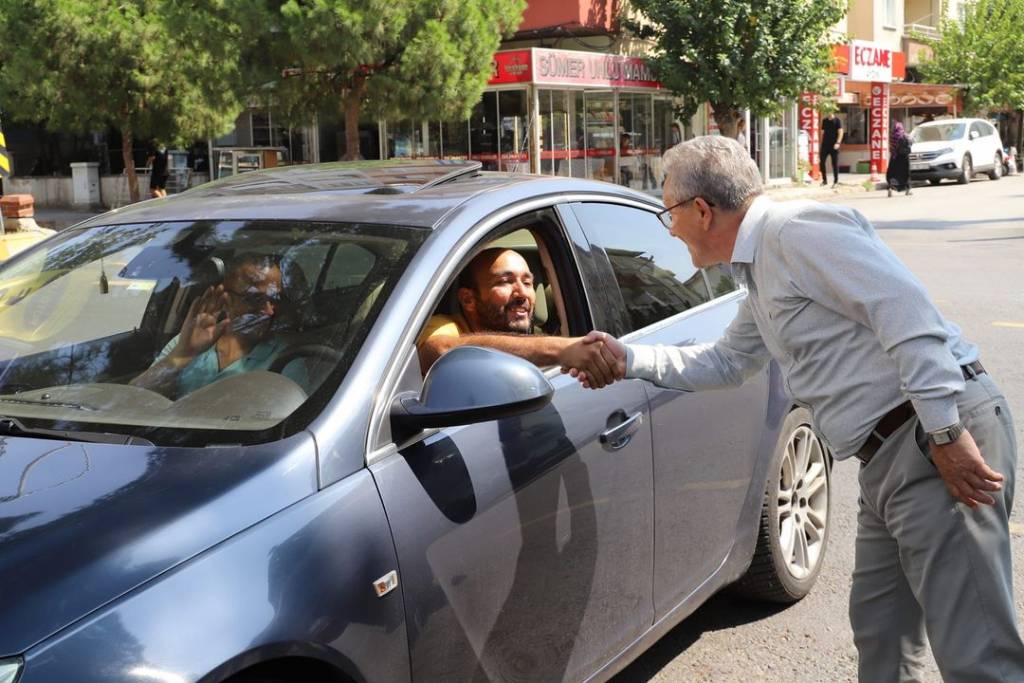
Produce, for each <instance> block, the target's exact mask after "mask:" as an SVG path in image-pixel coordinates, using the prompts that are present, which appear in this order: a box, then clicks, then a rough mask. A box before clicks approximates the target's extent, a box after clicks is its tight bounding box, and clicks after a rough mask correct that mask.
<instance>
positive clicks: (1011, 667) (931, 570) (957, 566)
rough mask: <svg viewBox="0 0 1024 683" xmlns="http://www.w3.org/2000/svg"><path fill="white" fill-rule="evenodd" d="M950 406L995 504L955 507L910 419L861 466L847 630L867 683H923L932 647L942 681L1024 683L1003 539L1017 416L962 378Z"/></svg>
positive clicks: (987, 388) (984, 382)
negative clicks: (992, 480)
mask: <svg viewBox="0 0 1024 683" xmlns="http://www.w3.org/2000/svg"><path fill="white" fill-rule="evenodd" d="M957 403H958V405H959V409H960V419H961V420H962V421H963V422H964V424H965V425H966V426H967V429H968V430H969V431H970V432H971V435H972V436H973V437H974V440H975V441H976V442H977V444H978V448H979V449H980V450H981V454H982V456H983V457H984V458H985V461H986V462H987V463H988V464H989V466H990V467H992V469H994V470H996V471H997V472H999V473H1001V474H1002V475H1003V476H1004V477H1005V480H1004V481H1003V489H1002V491H999V492H997V493H995V494H993V498H995V499H996V504H995V505H994V506H978V508H977V509H974V510H972V509H970V508H968V507H967V506H965V505H962V504H958V503H955V502H954V500H953V498H952V497H951V496H950V495H949V492H948V491H947V490H946V487H945V485H944V484H943V482H942V479H941V478H940V477H939V474H938V470H936V468H935V466H934V465H933V464H932V462H931V460H930V457H929V456H928V455H926V453H927V452H928V451H927V442H926V440H925V438H924V434H923V431H922V430H921V429H920V427H919V426H918V421H917V418H913V419H912V420H910V421H909V422H907V423H906V424H905V425H903V426H902V427H901V428H900V429H899V430H897V431H896V432H895V433H893V434H892V435H891V436H890V437H889V438H888V439H886V441H885V443H883V444H882V446H881V447H880V448H879V450H878V452H877V453H875V456H874V458H872V459H871V462H869V463H868V464H867V465H864V466H862V467H861V470H860V492H861V496H860V501H859V502H860V510H859V513H858V517H857V542H856V561H855V566H854V571H853V587H852V589H851V592H850V622H851V624H852V626H853V633H854V641H855V643H856V645H857V651H858V654H859V679H860V681H862V683H887V682H889V681H901V682H902V681H920V680H922V679H921V667H922V663H923V661H924V657H926V656H927V643H929V642H930V643H931V647H932V653H933V655H934V656H935V661H936V663H937V664H938V667H939V671H940V672H941V673H942V677H943V679H944V680H945V681H947V682H949V683H953V682H957V683H959V682H960V681H964V682H967V681H970V682H971V683H982V682H987V681H991V682H992V683H996V682H999V683H1018V682H1019V683H1024V642H1022V641H1021V638H1020V634H1019V633H1018V630H1017V618H1016V613H1015V610H1014V602H1013V573H1012V569H1011V555H1010V534H1009V516H1010V511H1011V508H1012V505H1013V488H1014V475H1015V472H1016V467H1017V446H1016V440H1015V436H1014V432H1013V420H1012V418H1011V416H1010V411H1009V410H1008V408H1007V405H1006V399H1005V398H1004V397H1003V395H1002V393H1001V392H1000V391H999V388H998V387H997V386H996V384H995V383H994V382H993V381H992V379H991V378H990V377H989V376H988V375H987V374H983V375H979V376H978V377H977V378H975V379H973V380H969V381H967V383H966V389H965V391H964V392H963V393H962V394H960V395H959V396H958V397H957ZM926 633H927V640H926V639H925V634H926Z"/></svg>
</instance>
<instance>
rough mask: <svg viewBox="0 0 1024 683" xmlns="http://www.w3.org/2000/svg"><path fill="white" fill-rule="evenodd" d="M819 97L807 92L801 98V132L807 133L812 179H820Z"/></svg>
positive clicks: (808, 158) (808, 157)
mask: <svg viewBox="0 0 1024 683" xmlns="http://www.w3.org/2000/svg"><path fill="white" fill-rule="evenodd" d="M819 99H820V98H819V96H818V95H817V94H815V93H809V92H805V93H804V94H803V95H801V96H800V130H802V131H804V132H805V133H807V161H808V163H809V164H810V166H811V177H812V178H814V179H815V180H817V179H818V177H819V175H820V171H819V170H818V163H819V162H820V158H819V156H818V155H819V154H820V153H821V150H820V149H819V148H820V147H821V117H820V116H819V115H818V109H817V106H818V101H819Z"/></svg>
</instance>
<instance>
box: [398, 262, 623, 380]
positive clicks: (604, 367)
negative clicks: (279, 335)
mask: <svg viewBox="0 0 1024 683" xmlns="http://www.w3.org/2000/svg"><path fill="white" fill-rule="evenodd" d="M456 295H457V297H458V301H459V309H460V310H461V315H459V314H456V315H451V316H449V315H443V314H437V315H434V316H431V318H430V320H429V321H428V322H427V325H426V327H425V328H424V329H423V332H421V333H420V336H419V339H418V341H417V343H416V345H417V349H418V350H419V356H420V367H421V368H423V372H424V373H426V371H427V369H429V368H430V366H431V365H433V364H434V361H436V360H437V359H438V358H440V357H441V356H442V355H444V353H446V352H447V351H449V350H450V349H452V348H455V347H456V346H483V347H487V348H491V349H497V350H498V351H505V352H506V353H511V354H513V355H516V356H519V357H521V358H524V359H526V360H528V361H530V362H531V363H535V364H536V365H538V366H541V367H544V366H549V365H560V366H561V367H563V368H586V369H587V371H588V372H590V373H593V375H594V376H595V377H601V378H603V379H604V380H605V382H609V381H611V380H612V379H613V374H612V373H613V371H614V370H613V367H612V364H611V363H609V362H608V361H607V359H606V357H605V355H604V354H603V353H601V349H600V342H598V345H597V346H595V345H594V344H584V343H582V342H581V339H580V338H575V339H574V338H570V337H556V336H549V335H543V334H535V333H534V332H535V330H534V325H533V312H534V305H535V304H536V302H537V293H536V291H535V290H534V281H533V273H531V272H530V266H529V264H527V262H526V259H524V258H523V257H522V256H521V255H520V254H519V253H518V252H516V251H514V250H512V249H502V248H491V249H485V250H484V251H482V252H480V253H479V254H477V255H476V256H475V257H474V258H473V260H472V261H470V262H469V264H468V265H467V266H466V267H465V268H464V269H463V271H462V273H461V274H460V276H459V280H458V283H457V290H456Z"/></svg>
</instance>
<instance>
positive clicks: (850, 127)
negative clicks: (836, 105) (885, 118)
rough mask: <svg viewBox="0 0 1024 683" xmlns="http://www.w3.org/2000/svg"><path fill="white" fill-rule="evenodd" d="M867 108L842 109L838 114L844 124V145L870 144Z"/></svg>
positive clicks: (846, 107)
mask: <svg viewBox="0 0 1024 683" xmlns="http://www.w3.org/2000/svg"><path fill="white" fill-rule="evenodd" d="M869 113H870V112H869V111H868V109H867V108H866V107H850V106H845V107H842V108H841V109H840V111H839V113H838V114H837V116H838V117H839V120H840V121H842V123H843V144H844V145H866V144H868V124H869V122H868V115H869Z"/></svg>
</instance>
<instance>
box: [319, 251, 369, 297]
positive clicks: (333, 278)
mask: <svg viewBox="0 0 1024 683" xmlns="http://www.w3.org/2000/svg"><path fill="white" fill-rule="evenodd" d="M376 261H377V257H376V256H374V254H373V252H372V251H370V250H369V249H367V248H366V247H363V246H361V245H359V244H339V245H338V246H337V248H336V249H335V250H334V254H333V256H332V258H331V263H330V265H328V267H327V273H326V277H325V278H324V289H344V288H346V287H355V286H356V285H359V284H360V283H362V282H363V280H365V279H366V277H367V276H368V275H369V274H370V271H371V270H373V265H374V263H376Z"/></svg>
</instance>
